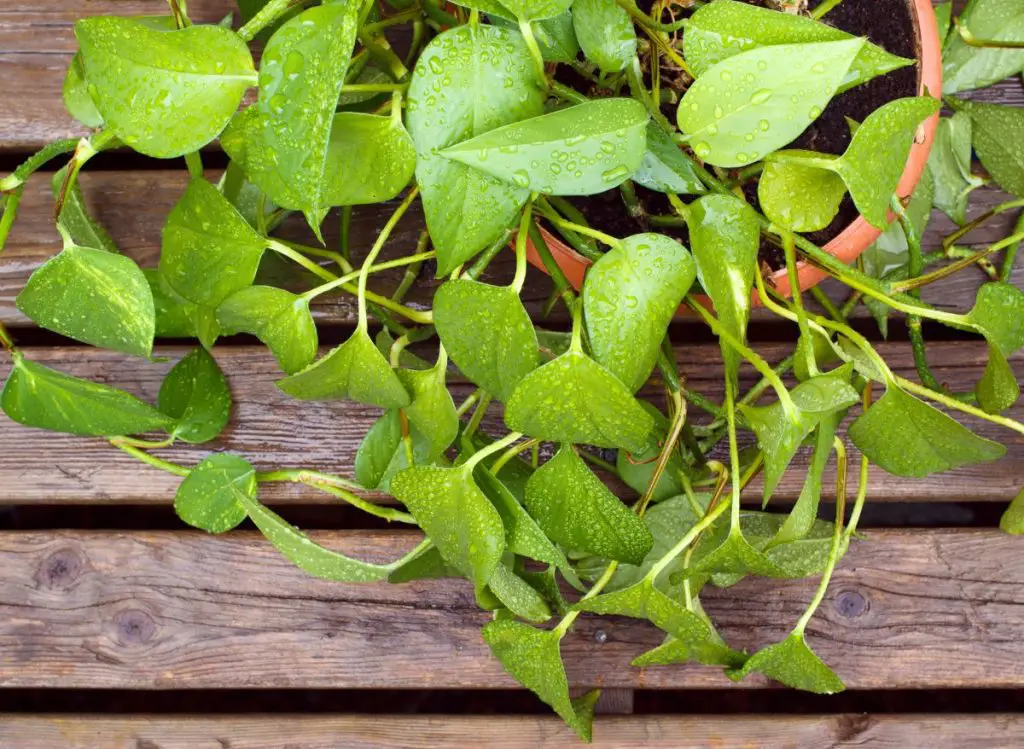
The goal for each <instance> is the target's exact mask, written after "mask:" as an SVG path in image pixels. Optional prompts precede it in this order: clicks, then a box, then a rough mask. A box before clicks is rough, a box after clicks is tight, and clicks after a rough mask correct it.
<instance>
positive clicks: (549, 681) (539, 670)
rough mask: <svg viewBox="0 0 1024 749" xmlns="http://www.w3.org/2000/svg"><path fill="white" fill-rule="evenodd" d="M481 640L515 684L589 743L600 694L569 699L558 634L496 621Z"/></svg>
mask: <svg viewBox="0 0 1024 749" xmlns="http://www.w3.org/2000/svg"><path fill="white" fill-rule="evenodd" d="M483 636H484V642H486V643H487V645H488V647H490V649H491V652H492V653H493V654H494V657H495V658H497V659H498V660H499V661H501V665H502V666H504V667H505V670H506V671H508V673H509V674H511V675H512V677H513V678H514V679H515V680H516V681H518V682H519V683H520V684H522V685H523V686H524V687H526V688H527V689H529V690H530V691H531V692H533V693H534V694H536V695H537V696H538V697H540V698H541V699H542V700H543V701H544V702H545V703H547V704H548V705H550V706H551V707H552V709H554V711H555V712H556V713H558V715H559V716H560V717H561V718H562V720H564V721H565V722H566V723H567V724H568V725H569V727H570V728H572V729H573V730H574V731H575V732H576V733H577V734H578V735H579V736H580V738H582V739H583V740H584V741H590V738H591V733H592V727H593V722H594V705H595V704H596V703H597V698H598V697H599V696H600V692H598V691H593V692H589V693H588V694H585V695H584V696H583V697H580V698H579V699H576V700H573V699H570V697H569V680H568V679H567V678H566V676H565V666H564V665H562V653H561V648H560V643H561V639H562V634H561V633H560V632H558V631H557V630H554V631H547V630H542V629H534V628H533V627H531V626H529V625H528V624H523V623H522V622H516V621H511V620H509V619H499V620H497V621H493V622H488V623H487V624H486V625H485V626H484V629H483Z"/></svg>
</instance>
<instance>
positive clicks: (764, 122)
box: [758, 120, 772, 132]
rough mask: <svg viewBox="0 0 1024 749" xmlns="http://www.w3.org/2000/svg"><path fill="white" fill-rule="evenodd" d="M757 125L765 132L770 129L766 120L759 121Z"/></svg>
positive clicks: (770, 124) (769, 124)
mask: <svg viewBox="0 0 1024 749" xmlns="http://www.w3.org/2000/svg"><path fill="white" fill-rule="evenodd" d="M758 124H759V125H760V127H761V129H762V130H764V131H765V132H768V131H769V130H770V129H771V127H772V123H770V122H768V120H761V122H759V123H758Z"/></svg>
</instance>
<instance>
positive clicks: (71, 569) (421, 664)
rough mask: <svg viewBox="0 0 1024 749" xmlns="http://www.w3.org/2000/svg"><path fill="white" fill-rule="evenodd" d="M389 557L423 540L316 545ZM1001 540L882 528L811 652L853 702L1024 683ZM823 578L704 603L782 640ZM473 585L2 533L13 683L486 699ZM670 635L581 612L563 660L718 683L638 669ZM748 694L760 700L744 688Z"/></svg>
mask: <svg viewBox="0 0 1024 749" xmlns="http://www.w3.org/2000/svg"><path fill="white" fill-rule="evenodd" d="M314 537H315V538H316V539H317V540H318V541H320V542H321V543H323V544H325V545H328V546H330V547H332V548H336V549H338V550H339V551H341V552H342V553H345V554H349V555H353V556H356V557H359V558H363V559H369V560H373V561H384V560H388V559H393V558H395V557H396V556H398V555H399V554H401V553H402V551H403V550H405V549H407V548H409V547H410V546H411V545H412V544H413V543H415V541H416V540H417V539H418V538H419V534H418V533H416V532H413V531H405V532H400V531H394V532H372V531H340V532H319V533H316V534H314ZM1020 548H1021V541H1020V540H1019V539H1016V538H1013V537H1010V536H1007V535H1004V534H1001V533H1000V532H998V531H995V530H964V531H928V530H901V531H875V532H871V533H869V534H867V537H866V538H865V539H864V540H862V541H859V542H857V543H856V544H855V545H854V546H853V547H852V548H851V550H850V552H849V553H848V555H847V557H846V558H845V559H844V560H843V562H842V563H841V564H840V567H839V570H838V572H837V574H836V578H835V580H834V581H833V584H832V586H831V588H830V593H829V596H828V598H827V599H826V601H825V603H824V604H823V606H822V608H821V609H820V611H819V614H818V615H817V616H816V617H815V619H814V620H813V621H812V622H811V624H810V626H809V628H808V641H809V642H810V644H811V645H812V646H813V647H814V649H815V650H816V651H817V652H818V653H819V654H820V655H821V657H822V658H824V660H825V661H826V662H828V663H830V664H831V665H832V666H833V667H834V668H835V669H836V671H837V672H838V673H839V674H840V676H841V677H842V678H843V680H844V681H845V683H846V684H847V686H848V687H849V688H853V689H918V688H956V687H974V688H983V687H1014V688H1016V687H1024V663H1022V661H1021V659H1020V658H1019V643H1020V642H1021V640H1022V639H1024V555H1022V554H1020V553H1019V552H1020ZM816 584H817V583H816V581H815V580H813V579H812V580H803V581H771V580H763V579H762V580H747V581H744V582H742V583H740V584H739V585H737V586H735V587H733V588H729V589H725V590H717V591H712V592H709V593H708V595H707V602H706V607H707V609H708V611H709V613H710V614H711V616H712V618H714V619H715V620H716V622H718V623H719V624H720V626H721V629H722V631H723V633H724V635H725V636H726V638H727V639H728V640H729V641H730V642H731V643H732V644H734V645H735V646H736V647H743V648H748V649H752V648H757V647H760V646H763V645H765V644H767V643H770V642H773V641H776V640H778V639H779V638H780V637H782V636H783V635H784V634H785V632H786V631H787V630H788V628H789V627H791V626H792V625H793V622H795V621H796V620H797V618H798V617H799V616H800V613H801V612H802V611H803V609H804V607H805V605H806V603H807V601H808V600H809V599H810V597H811V595H812V594H813V591H814V588H815V586H816ZM488 619H489V615H488V614H487V613H486V612H483V611H480V610H479V609H478V608H477V606H476V604H475V602H474V600H473V593H472V589H471V587H470V586H469V584H468V583H465V582H464V581H461V580H440V581H422V582H417V583H411V584H408V585H387V584H374V585H345V584H336V583H328V582H324V581H321V580H316V579H314V578H311V577H309V576H307V575H305V574H304V573H303V572H301V571H300V570H298V569H297V568H295V567H293V566H292V565H291V564H290V563H288V562H287V561H285V560H284V559H283V558H282V557H281V556H279V555H278V554H277V552H276V551H275V550H274V549H273V548H272V547H270V546H269V544H267V543H266V542H265V541H263V539H262V538H260V537H259V536H257V535H256V534H253V533H249V532H232V533H229V534H227V535H225V536H221V537H210V536H207V535H205V534H202V533H199V532H187V531H183V532H141V531H136V532H132V533H114V532H101V531H92V532H90V531H53V532H18V533H11V532H8V533H0V685H2V686H6V687H60V688H88V689H98V688H119V689H194V688H217V689H221V688H225V689H226V688H265V687H274V688H281V689H285V688H287V689H290V688H396V689H399V688H410V689H412V688H415V689H434V688H467V689H469V688H472V689H476V688H479V689H496V688H508V687H512V686H513V682H512V680H511V679H510V678H509V677H508V676H507V675H505V673H504V672H503V671H502V668H501V666H500V665H499V664H498V663H497V661H495V660H494V659H492V658H491V657H490V655H489V652H488V650H487V648H486V646H485V645H484V644H483V642H482V640H481V638H480V634H479V628H480V627H481V626H482V625H483V624H484V623H485V622H486V621H487V620H488ZM660 640H661V637H660V635H659V634H658V632H657V631H656V630H655V629H654V628H653V627H650V626H648V625H646V624H644V623H643V622H639V621H636V620H629V619H617V618H595V617H585V618H583V619H582V620H581V623H580V624H579V625H578V627H577V628H576V629H575V630H574V631H573V632H572V633H571V634H570V635H568V636H567V637H566V639H565V641H564V642H563V646H562V651H563V656H564V658H565V661H566V663H567V668H568V673H569V678H570V681H571V683H572V684H573V685H574V686H579V687H583V686H605V687H613V688H614V687H622V688H655V689H657V688H709V687H714V688H720V687H727V686H728V685H729V684H730V682H729V681H728V680H727V679H726V678H725V677H724V676H722V675H721V674H720V673H718V672H717V671H715V670H712V669H708V668H701V667H659V668H651V669H645V670H638V669H632V668H629V667H628V666H627V664H628V663H629V661H630V659H631V658H632V657H633V656H635V655H636V654H637V653H639V652H640V651H642V650H643V649H645V648H648V647H651V646H654V645H656V644H658V643H659V642H660ZM744 685H745V686H746V687H763V686H765V685H766V682H765V681H764V680H757V679H753V680H749V681H746V682H744Z"/></svg>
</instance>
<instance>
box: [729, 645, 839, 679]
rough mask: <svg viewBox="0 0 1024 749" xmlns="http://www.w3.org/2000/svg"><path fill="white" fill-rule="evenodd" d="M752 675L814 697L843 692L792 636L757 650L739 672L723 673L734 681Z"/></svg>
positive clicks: (833, 674)
mask: <svg viewBox="0 0 1024 749" xmlns="http://www.w3.org/2000/svg"><path fill="white" fill-rule="evenodd" d="M754 672H758V673H762V674H764V675H765V676H767V677H768V678H770V679H774V680H775V681H778V682H781V683H783V684H785V685H786V686H789V687H794V688H796V689H803V690H804V691H807V692H814V693H815V694H835V693H836V692H842V691H843V690H844V689H845V688H846V687H844V686H843V682H842V681H841V680H840V679H839V677H838V676H836V675H835V673H833V671H832V669H830V668H829V667H828V666H826V665H825V663H824V662H823V661H822V660H821V658H819V657H818V656H817V655H815V654H814V651H812V650H811V649H810V648H809V647H808V646H807V643H806V642H804V636H803V635H802V634H798V633H796V632H793V633H792V634H790V635H789V637H787V638H786V639H785V640H783V641H782V642H777V643H775V644H774V645H769V646H768V647H766V648H762V649H761V650H758V651H757V652H756V653H754V654H753V655H752V656H750V658H748V659H747V662H746V663H744V664H743V667H742V668H739V669H736V670H735V671H731V672H727V673H728V674H729V677H730V678H732V679H735V680H737V681H738V680H740V679H742V678H743V677H745V676H747V675H748V674H751V673H754Z"/></svg>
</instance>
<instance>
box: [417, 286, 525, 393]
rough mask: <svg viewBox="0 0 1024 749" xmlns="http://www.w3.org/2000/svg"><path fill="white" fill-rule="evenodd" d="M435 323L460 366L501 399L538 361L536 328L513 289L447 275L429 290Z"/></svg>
mask: <svg viewBox="0 0 1024 749" xmlns="http://www.w3.org/2000/svg"><path fill="white" fill-rule="evenodd" d="M434 325H435V326H436V327H437V334H438V336H439V337H440V338H441V343H442V344H444V347H445V350H446V351H447V352H448V355H449V356H450V357H451V359H452V361H453V362H455V366H457V367H458V368H459V371H461V372H462V373H463V374H464V375H466V377H468V378H469V379H470V380H472V381H473V382H474V383H476V384H477V385H479V386H480V387H482V388H483V389H484V390H486V391H487V392H488V393H491V394H492V395H494V396H495V397H496V398H497V399H498V400H500V401H502V402H506V403H507V402H508V400H509V398H511V397H512V393H513V392H514V391H515V389H516V386H517V385H518V384H519V382H520V380H522V379H523V378H524V377H526V375H528V374H529V373H530V372H532V371H533V370H534V369H536V367H537V362H538V360H539V358H540V357H539V356H538V351H537V334H536V332H535V331H534V329H533V323H532V322H531V321H530V316H529V315H528V314H527V312H526V309H525V308H524V307H523V303H522V301H520V299H519V294H518V293H516V291H515V289H512V288H510V287H507V286H490V285H488V284H483V283H479V282H478V281H471V280H469V279H456V280H453V281H448V282H447V283H445V284H444V285H443V286H442V287H441V288H440V289H438V290H437V294H435V295H434Z"/></svg>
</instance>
